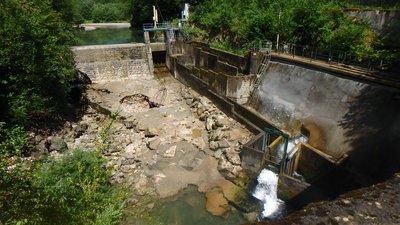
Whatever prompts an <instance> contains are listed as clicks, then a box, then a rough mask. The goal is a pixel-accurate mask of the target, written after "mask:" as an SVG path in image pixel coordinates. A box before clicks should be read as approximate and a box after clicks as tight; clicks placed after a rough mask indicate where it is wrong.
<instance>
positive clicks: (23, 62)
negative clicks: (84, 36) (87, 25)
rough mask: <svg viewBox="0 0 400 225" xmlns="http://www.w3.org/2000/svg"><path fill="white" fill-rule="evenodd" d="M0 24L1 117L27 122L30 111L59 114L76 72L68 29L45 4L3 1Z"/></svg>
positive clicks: (64, 104) (19, 122) (0, 6)
mask: <svg viewBox="0 0 400 225" xmlns="http://www.w3.org/2000/svg"><path fill="white" fill-rule="evenodd" d="M0 22H1V25H0V36H1V37H2V38H1V39H0V74H1V77H0V89H1V90H2V91H1V92H0V106H1V107H0V118H2V119H3V121H12V122H14V123H18V124H27V122H28V114H29V112H32V111H52V110H57V111H60V112H62V111H63V110H64V109H66V103H67V98H68V92H69V90H70V87H71V85H70V81H71V80H72V79H73V78H74V74H75V68H74V60H73V54H72V52H71V50H70V49H69V43H72V42H71V41H72V39H73V34H72V32H71V29H72V28H71V26H70V25H68V24H66V23H65V22H64V21H63V20H62V19H60V17H59V14H57V13H55V12H54V11H53V10H52V8H51V2H49V1H46V0H31V1H27V0H3V1H1V2H0Z"/></svg>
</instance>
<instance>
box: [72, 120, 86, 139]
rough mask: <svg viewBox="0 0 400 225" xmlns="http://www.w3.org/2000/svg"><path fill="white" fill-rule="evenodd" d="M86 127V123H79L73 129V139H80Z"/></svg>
mask: <svg viewBox="0 0 400 225" xmlns="http://www.w3.org/2000/svg"><path fill="white" fill-rule="evenodd" d="M88 127H89V126H88V125H87V123H80V124H78V125H77V126H76V127H75V128H74V133H75V135H74V137H75V138H78V137H80V136H81V135H82V134H83V133H85V131H86V130H87V129H88Z"/></svg>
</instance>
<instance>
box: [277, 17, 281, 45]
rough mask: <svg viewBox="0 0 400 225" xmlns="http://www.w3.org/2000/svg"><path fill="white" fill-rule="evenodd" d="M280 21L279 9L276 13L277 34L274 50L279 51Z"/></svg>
mask: <svg viewBox="0 0 400 225" xmlns="http://www.w3.org/2000/svg"><path fill="white" fill-rule="evenodd" d="M280 23H281V10H279V14H278V34H277V35H276V51H277V52H278V53H279V29H280Z"/></svg>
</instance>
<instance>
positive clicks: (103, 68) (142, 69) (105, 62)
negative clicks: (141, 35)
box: [72, 43, 150, 82]
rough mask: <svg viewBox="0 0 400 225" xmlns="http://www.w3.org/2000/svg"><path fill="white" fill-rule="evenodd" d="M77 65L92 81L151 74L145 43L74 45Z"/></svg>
mask: <svg viewBox="0 0 400 225" xmlns="http://www.w3.org/2000/svg"><path fill="white" fill-rule="evenodd" d="M72 51H73V53H74V56H75V63H76V67H77V68H78V69H79V70H80V71H81V72H83V73H85V74H87V75H88V77H89V78H90V79H91V81H92V82H98V81H105V80H119V79H128V78H131V77H137V76H149V75H150V72H149V63H148V59H147V53H146V47H145V44H143V43H136V44H116V45H93V46H79V47H72Z"/></svg>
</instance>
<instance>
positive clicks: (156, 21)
mask: <svg viewBox="0 0 400 225" xmlns="http://www.w3.org/2000/svg"><path fill="white" fill-rule="evenodd" d="M153 21H154V28H157V23H158V13H157V9H156V7H155V6H154V5H153Z"/></svg>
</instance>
